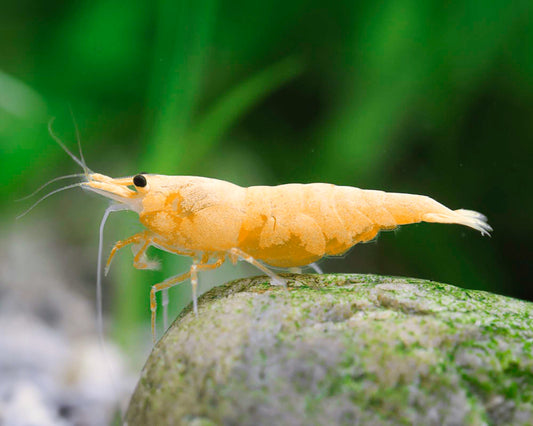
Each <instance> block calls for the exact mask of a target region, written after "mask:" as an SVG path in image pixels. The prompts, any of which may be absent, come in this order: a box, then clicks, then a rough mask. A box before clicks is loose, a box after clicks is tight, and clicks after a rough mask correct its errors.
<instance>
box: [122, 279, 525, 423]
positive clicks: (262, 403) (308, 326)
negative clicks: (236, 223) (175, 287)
mask: <svg viewBox="0 0 533 426" xmlns="http://www.w3.org/2000/svg"><path fill="white" fill-rule="evenodd" d="M284 276H285V277H286V278H288V280H289V286H288V289H287V290H286V289H284V288H280V287H272V286H270V285H269V282H268V279H267V278H265V277H258V278H252V279H243V280H238V281H234V282H231V283H228V284H226V285H224V286H222V287H218V288H215V289H213V290H212V291H210V292H208V293H207V294H205V295H204V296H203V297H202V298H201V300H200V304H199V310H200V315H199V316H198V317H195V316H194V315H193V314H192V313H191V312H190V310H187V311H185V312H184V313H183V314H182V315H181V316H180V317H179V318H178V319H177V320H176V321H175V322H174V324H173V325H172V326H171V328H170V330H169V332H168V333H167V334H166V335H165V336H164V337H163V338H162V339H161V341H160V342H159V343H158V344H157V345H156V347H155V348H154V350H153V352H152V355H151V356H150V358H149V360H148V362H147V364H146V366H145V368H144V371H143V372H142V376H141V378H140V381H139V384H138V386H137V389H136V391H135V393H134V395H133V397H132V400H131V403H130V407H129V411H128V413H127V422H128V425H129V426H133V425H147V424H157V425H167V424H168V425H178V424H182V425H197V426H199V425H213V424H224V425H326V424H327V425H337V424H339V425H343V424H346V425H354V424H365V425H366V424H372V425H380V424H409V425H411V424H418V425H483V424H508V425H519V424H524V425H525V424H533V304H531V303H527V302H523V301H519V300H516V299H511V298H508V297H504V296H498V295H494V294H490V293H486V292H482V291H471V290H463V289H460V288H457V287H453V286H450V285H445V284H440V283H435V282H430V281H423V280H417V279H409V278H393V277H380V276H372V275H289V274H287V275H284Z"/></svg>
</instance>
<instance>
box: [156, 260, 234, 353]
mask: <svg viewBox="0 0 533 426" xmlns="http://www.w3.org/2000/svg"><path fill="white" fill-rule="evenodd" d="M203 259H204V258H203ZM203 259H202V260H203ZM224 260H225V258H224V257H223V256H221V257H219V259H218V260H217V261H216V262H215V263H198V260H197V259H196V258H195V259H194V263H193V264H192V266H191V269H190V270H189V272H186V273H184V274H181V275H176V276H174V277H171V278H168V279H166V280H165V281H163V282H161V283H159V284H155V285H153V286H152V289H151V290H150V311H151V312H152V318H151V323H152V339H153V341H154V343H155V341H156V327H155V323H156V314H157V300H156V297H155V295H156V293H157V292H158V291H161V290H166V289H168V288H170V287H173V286H175V285H177V284H179V283H181V282H183V281H185V280H186V279H188V278H189V277H190V278H191V285H192V289H193V307H194V313H195V314H198V307H197V303H196V287H197V286H198V271H201V270H206V269H216V268H218V267H219V266H221V265H222V264H223V263H224Z"/></svg>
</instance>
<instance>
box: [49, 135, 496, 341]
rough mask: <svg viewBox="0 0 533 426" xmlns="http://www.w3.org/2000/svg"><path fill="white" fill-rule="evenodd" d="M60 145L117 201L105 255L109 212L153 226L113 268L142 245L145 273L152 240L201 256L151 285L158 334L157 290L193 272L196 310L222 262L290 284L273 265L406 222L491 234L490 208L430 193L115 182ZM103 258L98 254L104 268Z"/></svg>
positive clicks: (153, 177) (180, 179)
mask: <svg viewBox="0 0 533 426" xmlns="http://www.w3.org/2000/svg"><path fill="white" fill-rule="evenodd" d="M56 140H57V139H56ZM58 143H59V142H58ZM60 145H61V146H62V147H63V149H65V150H66V151H67V153H68V154H69V155H70V156H71V157H73V158H74V159H75V161H76V162H77V163H78V164H80V165H81V166H82V167H83V168H84V171H85V177H86V180H87V181H86V182H81V183H79V184H75V185H70V186H69V187H72V186H82V187H83V188H85V189H88V190H91V191H93V192H96V193H98V194H100V195H102V196H104V197H106V198H109V199H111V200H113V201H114V202H115V204H113V205H111V206H110V207H109V208H108V209H107V210H106V212H105V215H104V218H103V220H102V223H101V226H100V246H99V251H100V253H101V249H102V232H103V227H104V223H105V221H106V219H107V217H108V215H109V213H110V212H112V211H117V210H133V211H135V212H136V213H138V214H139V220H140V222H141V223H142V224H143V225H144V226H145V227H146V229H145V230H144V231H142V232H140V233H138V234H135V235H133V236H131V237H129V238H127V239H125V240H123V241H119V242H117V243H116V244H115V246H114V247H113V249H112V250H111V253H110V255H109V257H108V260H107V264H106V268H105V270H106V273H107V270H108V269H109V266H110V263H111V260H112V259H113V257H114V255H115V254H116V252H117V251H118V250H120V249H121V248H123V247H125V246H127V245H133V247H134V258H133V266H134V267H135V268H138V269H151V268H154V267H156V266H157V264H156V263H154V262H151V261H149V260H148V259H147V257H146V250H147V249H148V248H149V247H150V246H155V247H157V248H159V249H162V250H165V251H167V252H170V253H174V254H178V255H184V256H190V257H192V259H193V263H192V266H191V267H190V269H189V270H188V271H187V272H185V273H183V274H180V275H177V276H174V277H171V278H168V279H167V280H165V281H163V282H161V283H159V284H155V285H153V286H152V288H151V291H150V309H151V312H152V318H151V327H152V334H153V336H154V339H155V336H156V329H155V321H156V309H157V306H156V293H157V292H158V291H161V290H166V289H168V288H170V287H172V286H174V285H176V284H179V283H181V282H183V281H185V280H187V279H189V278H190V280H191V285H192V291H193V308H194V312H195V313H197V312H198V308H197V303H196V288H197V284H198V271H203V270H207V269H215V268H218V267H219V266H221V265H222V264H223V263H224V261H225V260H226V259H230V260H231V261H232V262H233V263H236V261H237V260H238V259H239V258H240V259H243V260H244V261H246V262H249V263H251V264H252V265H254V266H256V267H257V268H259V269H260V270H262V271H263V272H264V273H265V274H267V275H268V276H270V278H271V282H272V283H273V284H277V285H283V284H284V280H283V279H282V278H281V277H279V276H278V275H277V274H275V273H274V272H272V271H271V270H270V269H268V267H267V266H265V265H269V266H273V267H283V268H290V267H300V266H305V265H310V264H313V262H315V261H317V260H319V259H321V258H322V257H324V256H335V255H341V254H343V253H345V252H346V251H347V250H349V249H350V248H351V247H352V246H354V245H355V244H357V243H360V242H365V241H369V240H371V239H373V238H374V237H375V236H376V235H377V234H378V232H379V231H381V230H390V229H394V228H395V227H397V226H398V225H405V224H410V223H417V222H439V223H455V224H460V225H465V226H469V227H471V228H474V229H476V230H478V231H480V232H481V234H482V235H483V234H486V235H488V234H489V232H490V231H492V228H491V227H490V226H489V225H488V223H487V219H486V217H485V216H483V215H482V214H480V213H477V212H475V211H471V210H450V209H449V208H447V207H445V206H444V205H442V204H440V203H438V202H437V201H435V200H433V199H432V198H430V197H427V196H421V195H412V194H399V193H387V192H383V191H374V190H363V189H359V188H353V187H348V186H335V185H332V184H326V183H313V184H306V185H303V184H288V185H280V186H273V187H272V186H252V187H249V188H243V187H240V186H238V185H234V184H232V183H229V182H226V181H222V180H217V179H210V178H205V177H194V176H164V175H157V174H137V175H135V176H130V177H124V178H116V179H115V178H111V177H108V176H105V175H102V174H98V173H92V172H91V171H90V170H89V169H88V168H87V167H86V165H85V162H84V160H83V155H82V154H81V150H80V157H81V160H80V159H78V158H77V157H75V156H74V155H73V154H72V153H70V151H68V149H67V148H66V147H65V146H64V145H63V144H61V143H60ZM65 189H66V188H65ZM49 195H51V194H49ZM261 262H262V263H261ZM100 263H101V256H100V255H99V266H98V269H99V270H100ZM98 277H99V278H98V292H99V294H101V290H100V285H101V284H100V275H98ZM100 309H101V308H100Z"/></svg>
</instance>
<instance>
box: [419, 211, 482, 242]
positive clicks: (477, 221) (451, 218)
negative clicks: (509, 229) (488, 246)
mask: <svg viewBox="0 0 533 426" xmlns="http://www.w3.org/2000/svg"><path fill="white" fill-rule="evenodd" d="M422 220H424V221H425V222H438V223H457V224H459V225H465V226H468V227H470V228H473V229H475V230H477V231H479V232H481V235H488V236H490V232H491V231H492V227H491V226H490V225H489V224H488V223H487V217H486V216H484V215H482V214H481V213H478V212H476V211H473V210H464V209H459V210H450V212H449V213H426V214H425V215H424V216H423V219H422Z"/></svg>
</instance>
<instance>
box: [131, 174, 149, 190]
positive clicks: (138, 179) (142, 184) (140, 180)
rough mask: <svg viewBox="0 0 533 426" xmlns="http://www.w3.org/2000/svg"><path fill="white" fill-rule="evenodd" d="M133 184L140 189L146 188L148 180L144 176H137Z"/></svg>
mask: <svg viewBox="0 0 533 426" xmlns="http://www.w3.org/2000/svg"><path fill="white" fill-rule="evenodd" d="M133 184H134V185H135V186H138V187H139V188H144V187H145V186H146V178H145V177H144V176H143V175H137V176H135V177H134V178H133Z"/></svg>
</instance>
